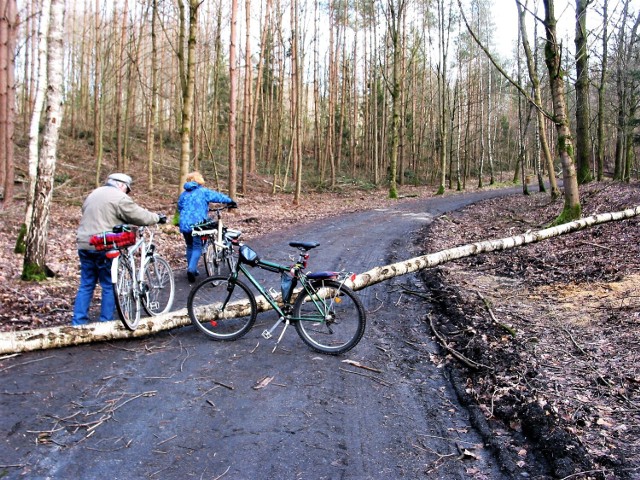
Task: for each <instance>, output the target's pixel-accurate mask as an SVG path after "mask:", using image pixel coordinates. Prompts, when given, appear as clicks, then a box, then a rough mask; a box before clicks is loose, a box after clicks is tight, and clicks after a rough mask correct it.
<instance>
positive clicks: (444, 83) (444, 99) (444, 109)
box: [438, 0, 451, 195]
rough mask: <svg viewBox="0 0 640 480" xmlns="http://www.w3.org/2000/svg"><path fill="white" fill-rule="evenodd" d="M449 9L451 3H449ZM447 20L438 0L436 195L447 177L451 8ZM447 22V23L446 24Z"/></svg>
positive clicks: (442, 5)
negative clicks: (438, 103)
mask: <svg viewBox="0 0 640 480" xmlns="http://www.w3.org/2000/svg"><path fill="white" fill-rule="evenodd" d="M449 9H451V5H449ZM448 19H449V21H448V22H445V2H444V0H438V25H439V28H440V34H439V36H438V37H439V41H438V51H439V55H440V58H439V60H438V61H439V63H440V65H439V67H438V70H439V75H438V85H439V97H440V99H439V101H440V132H439V134H440V135H439V136H440V139H439V144H440V145H439V150H438V151H439V154H440V161H439V163H440V183H439V185H438V195H443V194H444V191H445V183H446V177H447V148H446V146H447V143H448V140H447V139H448V136H449V132H448V131H447V125H448V124H449V122H448V120H447V117H448V114H449V109H448V106H449V100H448V90H449V84H448V78H447V62H448V53H449V27H450V26H451V22H450V21H451V10H449V17H448ZM446 23H448V25H446Z"/></svg>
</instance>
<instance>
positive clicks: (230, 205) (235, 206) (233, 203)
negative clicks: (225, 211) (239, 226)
mask: <svg viewBox="0 0 640 480" xmlns="http://www.w3.org/2000/svg"><path fill="white" fill-rule="evenodd" d="M228 205H229V208H238V204H237V203H236V202H231V203H229V204H228Z"/></svg>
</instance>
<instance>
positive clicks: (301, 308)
mask: <svg viewBox="0 0 640 480" xmlns="http://www.w3.org/2000/svg"><path fill="white" fill-rule="evenodd" d="M310 287H311V288H310V289H308V290H307V289H304V290H302V291H301V292H300V293H299V295H298V298H297V299H296V301H295V303H294V305H293V317H294V318H295V319H296V321H295V326H296V331H297V332H298V335H299V336H300V338H301V339H302V341H304V343H306V344H307V345H308V346H309V347H311V348H312V349H313V350H315V351H316V352H320V353H327V354H330V355H339V354H341V353H345V352H347V351H349V350H351V349H352V348H353V347H355V346H356V345H357V344H358V342H359V341H360V340H361V339H362V336H363V335H364V331H365V327H366V321H367V320H366V313H365V310H364V307H363V306H362V302H361V301H360V299H359V298H358V296H357V295H356V294H355V292H354V291H353V290H351V289H350V288H348V287H346V286H344V285H342V284H341V283H339V282H336V281H334V280H319V281H315V282H313V283H311V285H310Z"/></svg>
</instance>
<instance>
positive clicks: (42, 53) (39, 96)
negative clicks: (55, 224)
mask: <svg viewBox="0 0 640 480" xmlns="http://www.w3.org/2000/svg"><path fill="white" fill-rule="evenodd" d="M50 15H51V0H42V11H41V12H40V19H39V25H38V61H37V63H38V80H37V83H36V92H35V97H34V102H33V113H32V115H31V124H30V125H29V189H28V191H27V201H26V205H27V208H26V212H25V221H24V225H25V229H24V232H23V233H24V237H25V238H26V236H27V235H28V234H29V230H30V229H31V219H32V216H33V196H34V192H35V188H36V179H37V177H38V154H39V136H40V117H41V116H42V107H43V106H44V100H45V92H46V88H47V41H48V33H49V21H50ZM20 251H22V252H24V246H21V247H20Z"/></svg>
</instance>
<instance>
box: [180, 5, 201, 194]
mask: <svg viewBox="0 0 640 480" xmlns="http://www.w3.org/2000/svg"><path fill="white" fill-rule="evenodd" d="M200 5H201V3H200V1H199V0H189V37H188V40H187V62H186V66H185V69H184V72H185V76H184V83H183V88H182V126H181V128H180V183H179V185H180V188H182V184H183V183H184V182H185V179H186V178H187V174H188V173H189V169H190V167H191V130H192V129H191V126H192V116H193V91H194V86H195V82H196V79H195V74H196V41H197V38H198V8H199V7H200Z"/></svg>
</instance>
